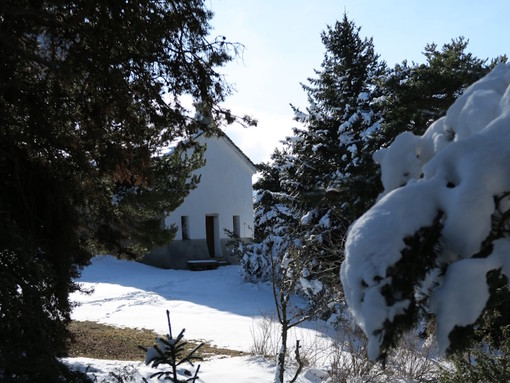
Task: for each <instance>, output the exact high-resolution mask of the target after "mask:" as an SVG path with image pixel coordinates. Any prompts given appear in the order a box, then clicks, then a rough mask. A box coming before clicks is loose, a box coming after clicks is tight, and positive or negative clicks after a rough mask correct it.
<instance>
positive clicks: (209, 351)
mask: <svg viewBox="0 0 510 383" xmlns="http://www.w3.org/2000/svg"><path fill="white" fill-rule="evenodd" d="M69 331H70V332H71V335H72V339H71V340H70V341H69V344H68V355H67V356H69V357H86V358H94V359H113V360H137V361H141V360H144V359H145V352H144V351H143V350H140V349H139V348H138V346H143V347H151V346H152V345H154V341H155V339H156V338H157V337H160V336H161V335H160V334H156V333H155V332H153V331H150V330H145V329H132V328H119V327H113V326H107V325H103V324H99V323H96V322H89V321H83V322H82V321H72V322H71V323H70V324H69ZM186 342H188V345H187V346H188V347H189V349H190V350H192V349H193V348H195V347H196V346H198V344H199V343H200V342H199V341H195V340H187V339H186ZM197 355H198V356H201V357H202V358H204V359H208V358H211V357H213V356H227V357H233V356H241V355H245V354H244V353H243V352H241V351H235V350H228V349H223V348H218V347H215V346H212V345H210V344H207V343H206V344H204V345H203V346H202V347H201V348H200V349H199V350H198V352H197Z"/></svg>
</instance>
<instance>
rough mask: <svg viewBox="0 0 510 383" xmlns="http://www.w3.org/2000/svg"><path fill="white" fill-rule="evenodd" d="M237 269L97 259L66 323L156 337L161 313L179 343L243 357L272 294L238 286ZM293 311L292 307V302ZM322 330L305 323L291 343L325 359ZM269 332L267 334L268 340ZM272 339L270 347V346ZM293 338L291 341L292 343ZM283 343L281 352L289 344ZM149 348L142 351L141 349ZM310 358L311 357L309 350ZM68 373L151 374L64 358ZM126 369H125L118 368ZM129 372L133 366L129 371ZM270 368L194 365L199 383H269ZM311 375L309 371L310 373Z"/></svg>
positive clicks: (249, 361) (261, 363)
mask: <svg viewBox="0 0 510 383" xmlns="http://www.w3.org/2000/svg"><path fill="white" fill-rule="evenodd" d="M240 271H241V270H240V267H239V266H226V267H221V268H219V269H217V270H210V271H200V272H193V271H187V270H163V269H158V268H154V267H151V266H147V265H144V264H140V263H137V262H128V261H120V260H117V259H114V258H112V257H109V256H104V257H97V258H95V259H94V260H93V262H92V265H91V266H89V267H87V268H86V269H84V270H83V273H82V276H81V278H80V279H79V281H78V282H79V283H80V284H81V286H82V288H83V289H85V290H92V291H93V292H92V293H91V294H83V293H75V294H73V295H72V297H71V299H72V300H73V301H74V302H76V303H77V304H78V306H77V307H76V308H75V309H74V310H73V313H72V318H73V319H74V320H82V321H84V320H89V321H95V322H100V323H104V324H110V325H114V326H121V327H132V328H146V329H151V330H155V331H156V332H158V333H161V334H162V335H164V334H166V333H167V332H168V327H167V321H166V310H167V309H168V310H170V313H171V314H170V315H171V320H172V329H173V330H174V332H177V331H180V330H181V329H183V328H185V329H186V332H185V334H186V338H187V339H193V340H204V341H207V342H210V343H212V344H214V345H217V346H219V347H224V348H230V349H234V350H240V351H250V350H251V349H252V347H253V344H254V335H253V334H257V333H260V331H261V329H262V328H263V327H264V323H267V318H268V317H271V316H272V317H274V316H275V308H274V301H273V295H272V289H271V286H269V285H262V284H259V285H255V284H250V283H245V282H243V281H242V278H241V275H240ZM296 304H299V301H296ZM325 330H326V327H325V325H324V324H318V323H307V324H305V325H304V326H303V327H301V328H298V329H297V330H296V333H295V334H294V336H297V337H298V339H301V342H302V344H303V347H304V348H305V349H307V348H308V349H309V348H310V347H311V346H313V347H314V350H313V352H314V353H317V352H319V351H324V352H325V353H327V349H328V342H329V341H330V339H329V338H328V337H326V336H325V335H324V334H323V332H325ZM275 331H277V328H276V327H275V328H274V329H273V333H274V332H275ZM275 338H276V335H275V336H273V339H272V341H274V342H275ZM294 339H295V338H294ZM292 342H293V340H291V341H290V342H289V343H290V344H289V345H290V346H291V345H292ZM147 346H150V345H147ZM310 352H311V351H310ZM66 362H67V363H69V364H73V365H74V366H75V367H76V368H82V369H86V368H87V366H90V367H89V372H91V373H94V375H95V376H96V377H97V378H98V380H97V381H98V382H101V381H103V379H105V378H106V377H107V376H108V373H109V372H110V371H112V369H114V370H117V373H118V372H119V371H121V370H122V369H123V368H127V369H128V370H129V369H131V370H132V369H133V368H134V369H136V370H137V371H138V372H137V373H136V374H141V375H136V376H137V377H139V378H140V379H138V380H137V381H140V380H141V376H145V377H147V376H149V375H150V374H151V373H153V372H155V370H153V369H151V368H149V367H146V366H145V365H144V364H143V363H142V361H132V362H129V363H119V362H114V361H101V360H94V359H84V358H68V359H66ZM126 366H128V367H126ZM131 366H134V367H131ZM275 367H276V365H275V363H274V361H272V360H266V359H263V358H260V357H253V356H246V357H235V358H223V359H216V360H212V361H206V362H202V363H201V367H200V374H199V377H200V382H208V383H211V382H212V383H214V382H236V383H245V382H246V383H248V382H272V381H273V380H274V372H275ZM313 372H314V370H312V371H308V373H304V374H302V375H303V376H302V377H301V378H299V379H298V382H301V383H310V382H314V383H318V382H321V381H322V380H321V379H320V378H317V377H316V376H315V374H314V373H313ZM316 372H317V371H316Z"/></svg>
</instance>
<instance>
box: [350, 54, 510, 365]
mask: <svg viewBox="0 0 510 383" xmlns="http://www.w3.org/2000/svg"><path fill="white" fill-rule="evenodd" d="M374 160H375V161H376V162H378V163H379V164H380V165H381V172H382V176H381V179H382V182H383V186H384V188H385V190H384V192H383V193H382V194H381V195H380V196H379V199H378V202H377V203H376V204H375V205H374V206H373V207H372V208H371V209H370V210H368V211H367V212H366V213H365V214H364V215H363V216H362V217H361V218H359V219H358V220H357V221H356V222H355V223H354V224H353V225H352V227H351V228H350V230H349V234H348V238H347V241H346V246H345V261H344V262H343V264H342V268H341V281H342V284H343V286H344V290H345V295H346V299H347V303H348V305H349V307H350V309H351V310H352V312H353V314H354V317H355V319H356V321H357V322H358V324H359V325H360V326H361V327H362V328H363V330H364V331H365V332H366V334H367V336H368V337H369V357H370V358H371V359H376V358H377V357H379V356H380V354H381V352H383V351H384V347H385V346H384V344H383V343H384V337H385V335H386V333H387V327H388V326H391V324H392V323H393V322H394V320H395V317H396V316H399V315H404V314H405V313H406V312H408V311H409V310H413V307H412V306H413V305H417V302H416V298H415V297H414V296H413V295H412V294H407V295H406V294H404V293H399V292H398V291H395V289H396V288H397V287H396V286H395V284H394V281H395V279H397V278H400V280H402V278H405V277H402V275H401V274H402V271H403V270H402V269H400V270H399V269H398V266H399V265H398V262H400V261H402V258H403V254H404V253H405V251H406V247H407V248H408V241H407V240H408V239H409V238H412V237H413V236H416V235H417V234H418V233H420V230H423V229H424V228H429V227H432V226H434V224H436V226H438V227H440V244H441V246H440V247H441V249H440V251H438V254H437V256H436V258H435V259H434V262H433V263H434V264H433V265H432V266H431V265H428V266H426V268H427V270H426V272H427V275H421V276H420V278H419V280H416V281H413V282H414V286H413V289H414V294H416V292H417V291H418V290H420V288H422V287H423V285H424V284H426V283H428V285H429V286H428V289H429V290H431V291H430V294H429V295H430V299H429V301H428V308H429V309H430V311H431V312H432V313H433V314H435V315H436V320H437V338H438V342H439V347H440V349H441V350H442V351H446V350H447V349H448V347H449V346H450V339H449V335H450V333H451V332H452V331H453V330H454V328H455V327H456V326H468V325H472V324H473V323H474V322H475V321H476V320H477V319H478V318H479V317H480V315H481V314H482V311H483V310H484V308H485V306H486V303H487V301H488V299H489V296H490V294H489V287H488V285H487V279H486V275H487V273H488V272H489V271H491V270H500V272H501V273H502V274H503V275H505V276H506V277H507V278H508V279H509V280H510V239H509V238H505V237H504V236H503V237H502V238H496V239H493V240H492V245H493V246H492V252H491V253H490V254H489V255H481V254H479V252H480V250H481V249H482V242H483V241H485V240H486V239H487V238H488V236H489V234H490V233H491V227H492V218H493V215H494V214H497V213H498V211H497V210H498V209H499V211H500V212H501V209H503V210H504V209H508V208H509V207H510V204H509V203H508V202H509V201H508V198H507V197H506V194H505V193H508V192H510V64H499V65H497V66H496V67H495V68H494V69H493V70H492V71H491V72H490V73H489V74H488V75H486V76H485V77H484V78H482V79H481V80H479V81H478V82H476V83H474V84H473V85H471V86H470V87H469V88H467V89H466V91H465V92H464V94H463V95H462V96H461V97H459V98H458V99H457V101H456V102H455V103H454V104H453V105H452V106H451V107H450V108H449V109H448V112H447V114H446V116H445V117H443V118H441V119H439V120H437V121H436V122H434V123H433V124H432V125H431V126H430V127H429V129H428V130H427V131H426V132H425V133H424V134H423V135H422V136H415V135H414V134H412V133H410V132H404V133H402V134H401V135H399V136H398V137H397V138H396V139H395V141H394V143H393V144H392V145H391V146H390V147H389V148H385V149H380V150H379V151H377V152H376V153H375V155H374ZM503 197H506V198H503ZM495 198H501V199H502V200H504V201H506V202H505V203H504V204H501V203H500V204H498V205H499V206H497V204H496V200H495ZM438 217H439V218H438ZM438 219H439V222H440V224H437V222H438ZM475 255H476V257H474V256H475ZM406 256H407V255H406ZM411 256H415V257H417V256H422V255H421V254H420V255H416V254H415V253H413V254H412V255H411ZM418 261H419V260H418V259H414V260H413V261H412V262H418ZM438 269H441V270H443V271H444V273H439V274H441V275H440V277H439V279H437V280H436V282H435V283H430V278H429V277H430V275H431V274H432V273H436V275H437V274H438ZM405 271H406V270H404V273H405ZM398 273H400V274H398ZM427 281H429V282H427ZM397 289H398V288H397ZM390 290H391V291H392V292H391V293H388V291H390ZM389 295H391V299H388V296H389Z"/></svg>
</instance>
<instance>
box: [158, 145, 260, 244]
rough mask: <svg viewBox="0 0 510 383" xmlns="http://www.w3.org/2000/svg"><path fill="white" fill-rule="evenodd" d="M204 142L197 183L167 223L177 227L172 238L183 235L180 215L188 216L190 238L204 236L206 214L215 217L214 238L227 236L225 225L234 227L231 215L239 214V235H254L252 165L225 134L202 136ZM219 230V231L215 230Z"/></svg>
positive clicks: (250, 236)
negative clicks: (203, 164)
mask: <svg viewBox="0 0 510 383" xmlns="http://www.w3.org/2000/svg"><path fill="white" fill-rule="evenodd" d="M199 139H201V140H202V142H204V140H206V141H205V142H206V143H207V150H206V152H205V159H206V164H205V166H204V167H203V168H201V169H199V170H198V171H197V173H199V174H201V180H200V183H199V185H198V187H197V188H196V189H194V190H192V191H191V192H190V194H189V195H188V196H187V197H186V199H185V201H184V203H183V204H182V205H181V206H180V207H178V208H177V209H176V210H175V211H174V212H172V213H171V215H170V216H168V217H166V219H165V223H166V225H171V224H173V225H176V226H177V227H178V232H177V236H176V237H175V240H181V239H182V228H181V216H188V220H189V239H191V240H193V239H205V238H206V224H205V221H206V218H205V217H206V216H208V215H212V216H216V217H217V222H218V225H217V233H216V238H220V239H223V238H226V235H225V233H224V230H223V229H224V228H227V229H228V230H231V231H232V230H233V216H235V215H237V216H239V217H240V236H241V237H242V238H253V190H252V176H253V168H252V167H251V166H250V165H249V164H248V163H247V162H246V160H245V159H243V158H242V157H241V155H240V153H238V152H236V149H235V148H234V147H233V146H231V144H230V143H229V142H228V139H226V138H221V137H220V138H207V139H206V138H202V137H200V138H199ZM218 231H219V232H218Z"/></svg>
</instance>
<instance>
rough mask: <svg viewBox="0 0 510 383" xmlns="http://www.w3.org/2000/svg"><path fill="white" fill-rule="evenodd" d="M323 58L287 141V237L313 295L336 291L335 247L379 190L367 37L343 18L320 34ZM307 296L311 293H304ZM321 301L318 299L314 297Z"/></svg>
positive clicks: (375, 92)
mask: <svg viewBox="0 0 510 383" xmlns="http://www.w3.org/2000/svg"><path fill="white" fill-rule="evenodd" d="M321 37H322V42H323V44H324V46H325V49H326V52H325V55H324V60H323V62H322V65H321V69H320V70H316V75H317V77H316V78H311V79H308V81H309V85H303V89H304V91H305V92H306V93H307V94H308V99H309V104H310V105H309V106H308V107H307V109H306V112H305V113H303V112H301V111H300V110H299V109H297V108H295V109H294V110H295V113H296V119H297V120H298V121H300V122H302V123H303V124H304V128H302V129H295V131H294V134H295V137H294V138H292V139H291V140H290V141H289V147H291V153H292V166H291V167H290V168H289V171H288V175H289V178H290V179H289V181H288V182H287V183H288V184H289V185H292V192H290V193H293V195H295V198H294V201H293V209H294V210H295V211H296V212H297V214H298V215H299V216H300V217H301V218H300V225H299V228H298V230H297V231H296V233H295V234H294V235H297V236H298V238H300V240H301V241H302V246H301V249H300V252H301V253H302V257H303V259H312V257H310V254H314V257H313V259H314V262H312V263H311V264H308V265H306V266H305V267H304V269H303V273H304V275H305V276H306V277H305V279H309V280H313V279H315V278H319V279H320V280H321V281H322V283H323V284H324V288H323V289H322V291H321V292H320V293H318V295H319V296H321V297H322V298H325V299H326V300H329V299H330V298H326V296H328V295H330V293H332V294H333V295H334V291H336V288H335V286H338V271H339V265H340V262H341V256H340V255H341V248H342V244H343V239H344V235H345V233H346V231H347V228H348V226H349V224H350V223H351V222H352V221H354V220H355V219H356V218H357V217H358V215H360V214H361V213H362V211H364V209H365V208H366V205H367V201H372V200H373V199H374V198H375V196H376V195H377V193H378V191H379V187H380V186H378V181H376V180H377V178H376V171H375V167H374V165H373V162H372V160H371V152H370V150H371V138H372V136H373V134H374V132H375V131H377V130H378V129H379V127H380V123H381V114H380V112H379V110H378V106H377V104H376V102H375V101H376V99H377V97H378V96H379V94H380V90H379V88H378V82H379V81H380V77H381V76H383V75H384V73H385V64H384V63H381V62H379V58H378V56H377V55H376V54H375V52H374V47H373V42H372V39H367V38H365V39H362V38H361V36H360V28H358V27H356V26H355V24H354V22H352V21H350V20H348V19H347V16H346V15H344V17H343V19H342V21H338V22H336V23H335V25H334V26H333V27H328V29H327V30H326V31H325V32H323V33H322V35H321ZM309 294H310V298H311V299H316V298H317V297H314V298H312V296H313V295H317V292H313V293H312V292H310V293H309ZM322 298H321V299H322Z"/></svg>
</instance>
